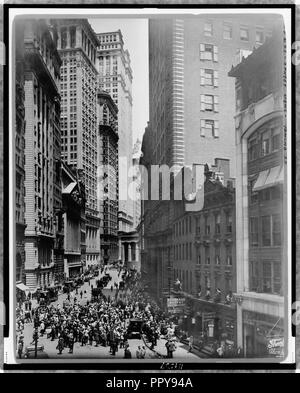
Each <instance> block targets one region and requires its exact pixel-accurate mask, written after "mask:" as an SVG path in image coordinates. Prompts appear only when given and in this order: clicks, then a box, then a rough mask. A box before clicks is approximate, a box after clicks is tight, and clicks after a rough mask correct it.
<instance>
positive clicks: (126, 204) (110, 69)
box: [97, 30, 134, 232]
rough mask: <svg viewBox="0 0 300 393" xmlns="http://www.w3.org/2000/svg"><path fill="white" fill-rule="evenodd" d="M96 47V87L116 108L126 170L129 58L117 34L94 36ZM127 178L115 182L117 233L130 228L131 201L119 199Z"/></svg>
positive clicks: (129, 153)
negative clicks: (97, 70) (97, 82)
mask: <svg viewBox="0 0 300 393" xmlns="http://www.w3.org/2000/svg"><path fill="white" fill-rule="evenodd" d="M97 37H98V40H99V42H100V45H99V47H98V52H97V56H98V59H99V87H100V89H101V90H104V91H106V92H108V93H109V94H110V95H111V97H112V98H113V100H114V102H115V103H116V105H117V107H118V134H119V158H121V160H120V161H119V162H120V165H123V164H122V162H124V161H123V160H126V162H127V166H128V168H129V167H130V166H131V163H132V161H131V157H132V93H131V85H132V70H131V65H130V55H129V52H128V50H125V49H124V41H123V36H122V33H121V31H120V30H118V31H114V32H108V33H100V34H97ZM126 182H127V178H126V177H125V176H124V177H121V178H119V231H120V232H130V231H132V230H133V229H134V228H133V211H132V209H133V205H132V201H130V200H128V199H127V198H125V197H122V194H123V193H122V191H123V190H125V189H126Z"/></svg>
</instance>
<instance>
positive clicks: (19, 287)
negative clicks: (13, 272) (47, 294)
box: [17, 283, 30, 292]
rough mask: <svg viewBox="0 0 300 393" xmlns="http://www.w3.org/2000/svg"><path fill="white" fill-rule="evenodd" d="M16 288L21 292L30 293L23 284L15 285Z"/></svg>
mask: <svg viewBox="0 0 300 393" xmlns="http://www.w3.org/2000/svg"><path fill="white" fill-rule="evenodd" d="M17 288H18V289H20V291H23V292H30V289H29V288H28V287H27V286H26V285H25V284H23V283H20V284H17Z"/></svg>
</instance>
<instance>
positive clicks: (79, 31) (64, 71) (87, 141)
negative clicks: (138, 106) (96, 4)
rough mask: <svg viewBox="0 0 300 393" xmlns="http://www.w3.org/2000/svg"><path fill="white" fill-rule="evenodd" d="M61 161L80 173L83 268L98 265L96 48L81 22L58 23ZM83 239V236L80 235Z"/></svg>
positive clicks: (95, 38)
mask: <svg viewBox="0 0 300 393" xmlns="http://www.w3.org/2000/svg"><path fill="white" fill-rule="evenodd" d="M58 23H59V30H58V33H59V40H58V49H59V54H60V56H61V59H62V67H61V85H60V87H61V130H62V160H63V161H64V162H65V163H66V164H68V165H70V166H71V167H72V168H76V169H77V170H80V171H81V176H82V180H83V181H84V185H85V193H86V206H85V217H86V226H85V231H86V232H85V242H86V265H87V266H90V265H95V264H99V263H100V259H101V254H100V213H99V201H98V198H97V163H98V149H97V109H96V108H97V75H98V72H97V66H96V60H97V46H98V45H99V42H98V40H97V37H96V35H95V33H94V31H93V30H92V28H91V26H90V24H89V23H88V21H87V20H85V19H61V20H58ZM83 236H84V234H83Z"/></svg>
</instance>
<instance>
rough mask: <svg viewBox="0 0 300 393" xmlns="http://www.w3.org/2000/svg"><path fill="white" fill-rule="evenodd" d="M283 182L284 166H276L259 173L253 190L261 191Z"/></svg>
mask: <svg viewBox="0 0 300 393" xmlns="http://www.w3.org/2000/svg"><path fill="white" fill-rule="evenodd" d="M282 182H283V167H282V168H280V166H275V167H273V168H270V169H268V170H265V171H262V172H260V173H259V176H258V178H257V180H256V182H255V184H254V187H253V191H261V190H264V189H266V188H268V187H273V186H275V185H276V184H279V183H282Z"/></svg>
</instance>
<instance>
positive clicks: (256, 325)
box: [229, 24, 289, 357]
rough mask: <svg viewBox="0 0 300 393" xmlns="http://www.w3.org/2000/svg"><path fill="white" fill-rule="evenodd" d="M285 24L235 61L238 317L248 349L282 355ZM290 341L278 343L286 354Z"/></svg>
mask: <svg viewBox="0 0 300 393" xmlns="http://www.w3.org/2000/svg"><path fill="white" fill-rule="evenodd" d="M284 45H285V44H284V27H283V26H282V24H279V25H278V28H277V30H276V31H275V32H274V34H273V37H272V38H271V39H269V40H267V41H266V42H265V44H264V45H262V46H261V47H260V48H258V49H257V50H255V51H254V52H253V53H252V54H251V55H250V56H249V57H248V58H247V59H244V60H243V61H242V62H241V63H240V64H239V65H237V66H236V67H235V68H233V69H232V70H231V71H230V73H229V75H230V76H232V77H235V78H236V99H237V113H236V116H235V122H236V136H237V170H238V172H237V182H236V205H237V208H236V233H237V237H236V239H237V261H238V262H239V263H238V265H237V298H238V300H239V302H238V308H237V324H238V344H239V345H240V346H241V347H242V348H243V351H244V355H245V356H247V357H248V356H250V357H251V356H261V357H266V356H273V357H274V356H276V353H275V352H272V350H269V343H270V342H271V341H270V340H273V339H274V338H275V339H276V340H277V342H280V343H281V344H284V342H286V340H287V332H288V329H289V328H288V326H287V323H288V318H286V317H285V315H286V312H287V303H286V302H287V300H286V301H285V300H284V299H285V298H286V299H287V296H286V294H287V293H288V290H289V289H288V278H287V277H288V262H289V259H288V238H287V233H288V229H287V228H288V226H287V225H288V221H287V206H288V202H287V200H288V199H287V198H288V195H287V160H286V147H285V133H286V122H285V104H284V101H285V79H284V72H285V71H284V67H285V63H284V53H285V52H284ZM284 348H285V347H284V345H283V346H282V347H277V349H275V350H277V351H278V350H279V353H278V354H279V355H281V356H283V354H284V353H283V352H284Z"/></svg>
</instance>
